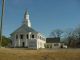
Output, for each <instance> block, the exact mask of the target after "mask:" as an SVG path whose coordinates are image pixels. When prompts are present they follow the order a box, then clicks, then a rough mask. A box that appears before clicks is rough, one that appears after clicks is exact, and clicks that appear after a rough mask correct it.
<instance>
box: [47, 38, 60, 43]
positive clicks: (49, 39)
mask: <svg viewBox="0 0 80 60" xmlns="http://www.w3.org/2000/svg"><path fill="white" fill-rule="evenodd" d="M59 42H60V38H46V43H59Z"/></svg>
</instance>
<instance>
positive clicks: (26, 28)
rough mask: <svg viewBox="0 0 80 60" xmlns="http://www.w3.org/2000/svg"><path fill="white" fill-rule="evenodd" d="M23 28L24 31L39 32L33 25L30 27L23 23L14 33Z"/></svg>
mask: <svg viewBox="0 0 80 60" xmlns="http://www.w3.org/2000/svg"><path fill="white" fill-rule="evenodd" d="M21 29H23V30H24V31H26V32H34V33H38V32H37V31H36V30H34V29H33V28H31V27H28V26H27V25H22V26H21V27H19V28H18V29H16V30H15V31H14V32H13V33H11V35H12V34H14V33H16V32H19V30H21Z"/></svg>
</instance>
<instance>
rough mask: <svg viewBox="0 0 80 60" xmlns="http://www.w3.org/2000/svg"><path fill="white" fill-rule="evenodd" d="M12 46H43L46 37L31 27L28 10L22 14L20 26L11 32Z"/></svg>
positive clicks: (35, 47) (37, 47)
mask: <svg viewBox="0 0 80 60" xmlns="http://www.w3.org/2000/svg"><path fill="white" fill-rule="evenodd" d="M11 40H12V47H22V48H34V49H39V48H45V46H44V45H45V43H46V38H45V37H44V36H43V35H42V34H41V33H39V32H37V31H36V30H34V29H33V28H32V27H31V22H30V19H29V13H28V11H26V12H25V14H24V20H23V24H22V25H21V27H19V28H18V29H17V30H16V31H14V32H13V33H12V34H11Z"/></svg>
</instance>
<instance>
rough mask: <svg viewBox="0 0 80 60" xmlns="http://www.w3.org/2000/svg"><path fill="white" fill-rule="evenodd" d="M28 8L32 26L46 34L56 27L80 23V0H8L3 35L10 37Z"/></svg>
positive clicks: (67, 27)
mask: <svg viewBox="0 0 80 60" xmlns="http://www.w3.org/2000/svg"><path fill="white" fill-rule="evenodd" d="M1 1H2V0H0V16H1V8H2V7H1V5H2V3H1ZM26 9H27V10H28V11H29V14H30V21H31V24H32V28H34V29H35V30H37V31H39V32H41V33H43V34H44V35H45V36H49V34H50V32H51V31H52V30H55V29H63V30H66V29H69V28H75V27H77V26H78V25H80V0H6V1H5V14H4V20H3V35H5V36H7V37H10V34H11V33H12V32H13V31H15V30H16V29H17V28H18V27H20V26H21V25H22V22H23V16H24V12H25V10H26Z"/></svg>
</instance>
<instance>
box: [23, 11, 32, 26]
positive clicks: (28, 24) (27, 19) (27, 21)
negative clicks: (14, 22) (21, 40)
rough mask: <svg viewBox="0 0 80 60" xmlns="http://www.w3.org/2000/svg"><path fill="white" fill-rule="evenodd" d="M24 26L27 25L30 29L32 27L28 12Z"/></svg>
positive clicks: (26, 12) (25, 15)
mask: <svg viewBox="0 0 80 60" xmlns="http://www.w3.org/2000/svg"><path fill="white" fill-rule="evenodd" d="M23 24H25V25H27V26H28V27H31V22H30V19H29V13H28V10H26V11H25V14H24V21H23Z"/></svg>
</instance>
